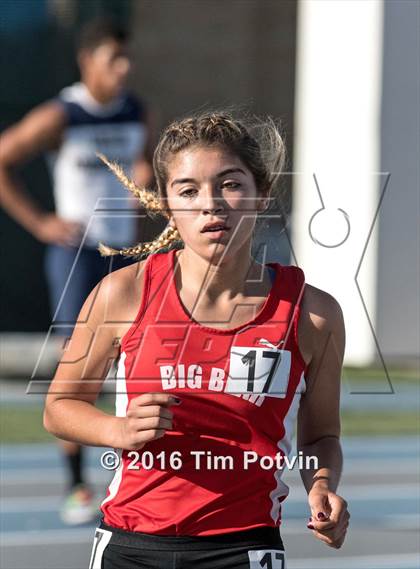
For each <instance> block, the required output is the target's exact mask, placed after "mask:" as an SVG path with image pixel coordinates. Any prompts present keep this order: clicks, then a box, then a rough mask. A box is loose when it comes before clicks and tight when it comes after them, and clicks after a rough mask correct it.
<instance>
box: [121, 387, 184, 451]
mask: <svg viewBox="0 0 420 569" xmlns="http://www.w3.org/2000/svg"><path fill="white" fill-rule="evenodd" d="M180 403H181V400H180V399H179V398H178V397H175V396H174V395H170V394H169V393H144V394H142V395H139V396H138V397H135V398H134V399H132V400H131V401H130V404H129V406H128V409H127V415H126V417H123V418H122V420H120V421H119V422H118V428H119V432H118V433H117V436H116V441H115V442H116V444H114V445H113V446H114V447H115V448H122V449H125V450H140V449H141V448H143V447H144V445H145V444H146V443H148V442H150V441H153V440H156V439H160V438H161V437H163V436H164V434H165V432H166V431H167V430H168V429H169V430H171V429H172V418H173V413H172V411H171V410H170V409H169V408H170V406H171V405H179V404H180Z"/></svg>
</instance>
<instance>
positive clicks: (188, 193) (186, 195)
mask: <svg viewBox="0 0 420 569" xmlns="http://www.w3.org/2000/svg"><path fill="white" fill-rule="evenodd" d="M196 193H197V190H196V189H195V188H187V189H186V190H183V191H182V192H181V193H180V195H181V196H182V197H183V198H192V197H194V196H195V195H196Z"/></svg>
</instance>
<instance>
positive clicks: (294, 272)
mask: <svg viewBox="0 0 420 569" xmlns="http://www.w3.org/2000/svg"><path fill="white" fill-rule="evenodd" d="M283 156H284V150H283V143H282V140H281V137H280V135H279V133H278V130H277V129H276V127H275V125H274V123H273V122H272V121H270V120H268V121H265V122H259V123H258V124H254V125H252V124H251V125H247V124H246V122H245V121H244V120H237V119H236V118H234V117H233V116H231V115H230V114H229V113H225V112H213V113H210V112H208V113H203V114H201V115H199V116H193V117H189V118H186V119H183V120H180V121H176V122H174V123H172V124H171V125H170V126H169V127H168V128H167V129H166V130H165V131H164V133H163V135H162V137H161V140H160V142H159V145H158V147H157V148H156V151H155V155H154V173H155V177H156V182H157V189H158V191H157V193H153V192H149V191H147V190H141V189H139V188H136V187H135V186H134V184H133V183H132V182H131V181H130V180H128V179H127V178H126V177H125V175H124V173H123V172H122V171H121V169H120V168H119V167H118V166H117V165H115V164H109V166H110V167H111V169H113V171H114V172H115V173H116V175H117V176H118V177H119V178H120V180H121V181H122V182H123V183H124V184H125V185H126V186H127V187H128V188H129V189H131V190H132V191H133V193H134V194H135V195H136V196H137V197H138V198H139V199H140V200H141V202H142V203H143V204H144V205H146V207H147V209H148V210H149V211H150V212H154V213H161V214H163V215H164V216H166V217H167V219H168V227H167V229H166V230H165V231H164V232H163V233H162V234H161V235H160V236H159V237H158V238H157V239H156V240H155V241H154V242H152V243H145V244H139V245H138V246H137V247H133V248H130V249H123V250H121V251H117V250H114V249H110V248H109V247H106V246H104V245H102V246H101V252H102V253H103V254H104V255H113V254H122V255H125V256H135V257H139V256H141V255H146V254H147V255H148V256H147V259H146V260H143V261H141V262H138V263H135V264H134V265H131V266H128V267H126V268H123V269H121V270H118V271H116V272H114V273H112V274H109V275H107V276H106V277H105V278H104V279H103V280H102V281H101V282H100V283H99V285H98V286H97V287H96V288H95V289H94V290H93V291H92V292H91V294H90V295H89V297H88V298H87V300H86V302H85V304H84V306H83V308H82V310H81V312H80V315H79V318H78V323H77V325H76V327H75V330H74V333H73V335H72V338H71V341H70V344H69V347H68V350H67V352H66V355H65V356H64V358H63V359H62V361H61V362H60V365H59V367H58V369H57V372H56V375H55V377H54V380H53V382H52V384H51V387H50V391H49V394H48V396H47V399H46V406H45V414H44V424H45V428H46V429H47V430H48V431H49V432H51V433H53V434H54V435H56V436H58V437H60V438H62V439H67V440H70V441H75V442H78V443H81V444H85V445H95V446H104V447H113V448H115V449H116V450H117V449H118V462H119V464H118V467H117V469H116V471H115V475H114V478H113V480H112V482H111V484H110V486H109V489H108V492H107V496H106V498H105V499H104V501H103V502H102V505H101V511H102V516H103V518H102V521H101V523H100V526H99V527H98V528H97V530H96V533H95V538H94V545H93V550H92V554H91V562H90V567H91V569H97V568H102V569H134V568H136V569H139V568H142V569H146V568H147V569H155V568H156V569H181V568H182V569H186V568H189V567H193V568H201V569H222V568H228V567H229V568H234V569H245V568H247V569H249V568H252V569H256V568H268V569H280V568H282V569H284V567H285V556H284V548H283V544H282V540H281V537H280V533H279V525H280V517H281V502H282V501H283V500H284V499H285V498H286V496H287V493H288V488H287V486H286V485H285V484H284V483H283V482H282V480H281V474H282V468H283V467H284V461H283V459H284V457H285V456H286V455H288V453H289V452H290V436H291V428H292V425H293V423H294V420H295V418H296V415H297V414H298V431H297V437H298V441H297V442H298V450H299V451H300V453H302V456H304V457H307V456H311V457H316V459H317V463H316V461H315V460H311V461H309V464H308V465H306V466H307V468H302V469H301V470H300V472H301V476H302V480H303V483H304V485H305V488H306V490H307V492H308V503H309V510H310V518H309V521H308V522H307V527H308V528H309V529H310V530H311V531H312V533H313V534H314V536H315V537H316V538H318V539H320V540H321V541H324V542H325V543H326V544H328V545H330V546H332V547H335V548H339V547H340V546H341V545H342V543H343V541H344V537H345V534H346V530H347V526H348V520H349V513H348V511H347V504H346V502H345V501H344V500H343V499H342V498H341V497H340V496H338V495H337V494H336V490H337V485H338V482H339V478H340V474H341V466H342V454H341V447H340V442H339V435H340V421H339V392H340V387H339V382H340V372H341V365H342V359H343V352H344V325H343V319H342V314H341V310H340V307H339V305H338V303H337V302H336V301H335V300H334V299H333V298H332V297H331V296H330V295H328V294H327V293H325V292H323V291H321V290H318V289H316V288H314V287H312V286H310V285H305V283H304V275H303V272H302V271H301V270H300V269H299V268H297V267H293V266H282V265H279V264H278V263H268V264H265V265H261V264H259V263H257V262H256V261H255V260H254V259H253V258H252V256H251V243H252V235H253V231H254V226H255V223H256V217H257V215H258V212H261V211H264V210H265V209H266V208H267V206H268V203H269V201H270V197H271V196H272V195H273V191H274V190H275V187H276V183H277V181H278V177H279V172H280V170H281V166H282V163H283ZM103 159H104V160H106V158H103ZM273 173H274V174H273ZM182 244H183V246H181V245H182ZM177 245H178V247H176V246H177ZM162 249H163V252H162ZM116 358H118V373H117V390H116V391H117V395H116V416H111V415H108V414H106V413H104V412H102V411H101V410H99V409H97V408H96V407H95V405H94V404H95V400H96V398H97V396H98V393H99V391H100V388H101V384H102V381H103V379H104V377H105V376H106V373H107V371H108V369H109V366H110V363H111V362H112V360H114V359H116ZM300 453H299V454H300ZM303 466H304V467H305V461H303Z"/></svg>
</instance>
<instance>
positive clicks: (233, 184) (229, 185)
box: [222, 182, 241, 190]
mask: <svg viewBox="0 0 420 569" xmlns="http://www.w3.org/2000/svg"><path fill="white" fill-rule="evenodd" d="M240 187H241V184H239V182H224V183H223V184H222V188H228V189H229V190H237V189H239V188H240Z"/></svg>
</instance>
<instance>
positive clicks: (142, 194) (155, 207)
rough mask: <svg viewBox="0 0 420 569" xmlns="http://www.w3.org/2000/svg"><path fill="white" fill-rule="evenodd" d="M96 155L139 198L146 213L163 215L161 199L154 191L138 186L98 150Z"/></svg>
mask: <svg viewBox="0 0 420 569" xmlns="http://www.w3.org/2000/svg"><path fill="white" fill-rule="evenodd" d="M96 155H97V157H98V158H99V159H100V160H102V162H103V163H104V164H106V165H107V166H108V168H109V169H110V170H111V171H112V172H113V173H114V174H115V176H116V177H117V178H118V179H119V181H120V182H121V183H122V184H123V186H125V187H126V188H127V190H129V191H130V192H131V193H132V194H133V195H134V196H135V197H136V198H138V199H139V200H140V202H141V203H142V204H143V205H144V207H145V209H146V212H147V213H149V214H150V213H152V214H156V213H159V214H161V215H165V212H164V209H163V208H162V204H161V200H160V199H159V197H158V196H157V195H156V194H155V193H153V192H151V191H149V190H146V189H145V188H139V187H138V186H137V185H136V184H135V183H134V182H133V180H130V178H128V177H127V176H126V175H125V173H124V170H123V169H122V168H121V166H120V165H119V164H117V163H116V162H111V161H110V160H108V158H107V157H106V156H105V155H104V154H101V153H100V152H98V153H97V154H96Z"/></svg>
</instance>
